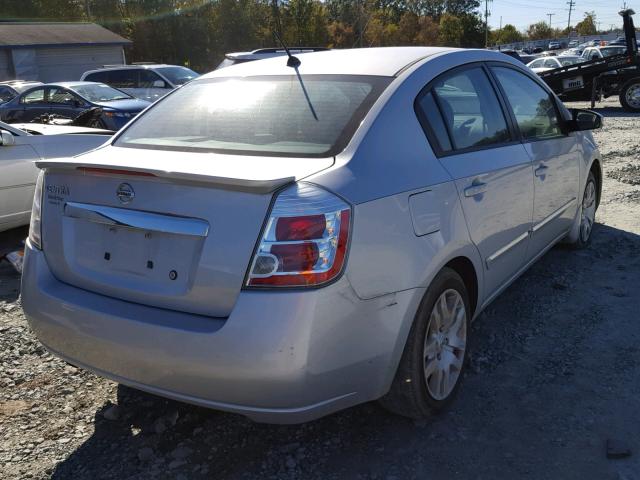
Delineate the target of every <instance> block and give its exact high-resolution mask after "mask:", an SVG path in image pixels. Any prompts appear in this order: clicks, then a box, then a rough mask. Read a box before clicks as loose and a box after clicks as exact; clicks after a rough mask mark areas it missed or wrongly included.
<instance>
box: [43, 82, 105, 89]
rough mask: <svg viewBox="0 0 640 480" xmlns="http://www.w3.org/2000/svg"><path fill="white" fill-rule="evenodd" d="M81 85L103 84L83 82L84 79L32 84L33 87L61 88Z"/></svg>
mask: <svg viewBox="0 0 640 480" xmlns="http://www.w3.org/2000/svg"><path fill="white" fill-rule="evenodd" d="M83 85H104V83H103V84H101V83H100V82H85V81H77V82H52V83H43V84H41V85H34V87H62V88H73V87H82V86H83Z"/></svg>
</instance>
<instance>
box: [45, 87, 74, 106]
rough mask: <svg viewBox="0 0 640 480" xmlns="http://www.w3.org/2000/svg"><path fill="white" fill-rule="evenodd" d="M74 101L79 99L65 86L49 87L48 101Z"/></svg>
mask: <svg viewBox="0 0 640 480" xmlns="http://www.w3.org/2000/svg"><path fill="white" fill-rule="evenodd" d="M74 101H79V99H78V98H77V97H76V96H75V95H73V94H72V93H71V92H70V91H69V90H67V89H65V88H51V89H49V103H54V104H56V105H73V103H74Z"/></svg>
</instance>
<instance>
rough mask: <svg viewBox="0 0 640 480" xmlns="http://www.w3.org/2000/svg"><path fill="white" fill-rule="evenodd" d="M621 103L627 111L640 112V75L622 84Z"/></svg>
mask: <svg viewBox="0 0 640 480" xmlns="http://www.w3.org/2000/svg"><path fill="white" fill-rule="evenodd" d="M620 104H621V105H622V108H624V109H625V110H626V111H627V112H634V113H638V112H640V77H636V78H632V79H631V80H629V81H627V83H625V84H623V85H622V88H621V89H620Z"/></svg>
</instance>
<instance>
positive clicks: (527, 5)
mask: <svg viewBox="0 0 640 480" xmlns="http://www.w3.org/2000/svg"><path fill="white" fill-rule="evenodd" d="M568 1H569V0H556V1H554V0H491V1H489V12H490V15H489V25H490V26H491V28H494V29H497V28H500V16H502V25H506V24H507V23H510V24H512V25H515V26H516V28H517V29H518V30H522V31H524V30H526V28H527V27H528V26H529V25H531V24H532V23H536V22H539V21H545V22H549V16H548V15H547V14H548V13H553V14H554V15H553V16H552V17H551V25H552V26H553V27H554V28H565V27H566V26H567V21H568V17H569V5H568ZM573 1H574V3H575V5H574V7H573V11H572V12H571V25H575V24H576V23H577V22H579V21H580V20H582V19H583V18H584V12H590V11H594V12H596V21H597V22H600V26H599V28H600V29H601V30H605V29H606V30H608V29H609V28H610V27H611V25H612V24H613V25H615V26H616V27H617V28H622V17H621V16H620V15H618V12H619V11H620V10H621V9H622V6H623V3H624V1H623V0H573ZM480 2H481V4H482V5H481V11H482V14H483V15H484V2H485V0H480ZM626 5H627V8H633V9H634V10H635V11H636V12H638V14H637V15H635V16H634V20H635V24H636V25H640V0H631V1H627V2H626Z"/></svg>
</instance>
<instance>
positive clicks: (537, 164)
mask: <svg viewBox="0 0 640 480" xmlns="http://www.w3.org/2000/svg"><path fill="white" fill-rule="evenodd" d="M491 70H492V72H493V73H494V75H495V77H496V79H497V81H498V84H499V85H500V86H501V88H502V90H503V91H504V96H505V98H506V100H507V103H508V105H509V110H510V112H511V114H512V115H513V119H514V122H515V123H516V124H517V125H518V130H519V132H520V136H521V139H522V142H523V144H524V148H525V149H526V151H527V154H528V155H529V158H531V161H532V162H533V172H534V177H533V184H534V206H533V225H532V234H531V248H530V250H529V253H528V258H533V257H535V256H536V255H537V254H538V253H540V252H541V251H542V250H544V249H545V248H546V247H547V246H549V245H550V244H551V243H552V242H554V241H555V240H557V239H558V237H560V236H562V235H564V234H565V233H566V232H567V231H568V230H569V229H570V228H571V226H572V224H573V219H574V216H575V214H576V211H577V208H578V203H577V199H578V191H579V188H580V186H579V182H580V163H579V162H580V152H579V151H578V143H577V140H576V136H575V134H565V133H564V132H563V129H562V125H561V120H560V118H561V117H560V112H559V110H558V105H557V104H556V102H555V99H554V98H553V97H552V96H551V94H550V93H549V92H548V91H547V90H546V89H545V88H543V87H542V86H541V85H540V84H538V83H537V82H536V81H534V80H533V79H532V78H529V76H528V75H526V74H524V73H522V72H520V71H518V70H517V69H515V68H512V67H509V66H496V65H494V66H492V67H491Z"/></svg>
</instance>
